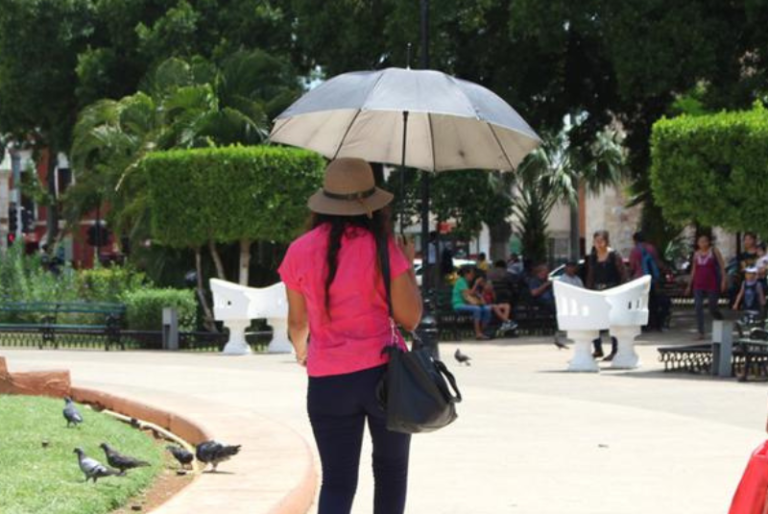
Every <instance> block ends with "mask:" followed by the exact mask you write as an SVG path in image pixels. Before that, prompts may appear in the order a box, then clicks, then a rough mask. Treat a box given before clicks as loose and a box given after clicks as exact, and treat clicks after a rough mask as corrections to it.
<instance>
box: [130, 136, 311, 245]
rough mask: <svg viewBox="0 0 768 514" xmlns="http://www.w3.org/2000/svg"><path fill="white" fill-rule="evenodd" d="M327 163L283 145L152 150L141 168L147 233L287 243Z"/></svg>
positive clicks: (188, 241)
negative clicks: (147, 205)
mask: <svg viewBox="0 0 768 514" xmlns="http://www.w3.org/2000/svg"><path fill="white" fill-rule="evenodd" d="M324 167H325V161H324V160H323V158H322V157H320V156H319V155H318V154H316V153H313V152H309V151H306V150H298V149H293V148H282V147H267V146H258V147H226V148H204V149H193V150H171V151H167V152H155V153H151V154H149V155H148V156H147V157H146V158H145V159H144V161H143V170H144V172H145V173H147V176H148V183H149V187H150V197H151V200H150V213H151V217H152V221H151V223H152V236H153V238H155V239H157V240H158V241H159V242H160V243H161V244H165V245H168V246H173V247H192V246H200V245H203V244H205V243H206V242H207V241H209V240H210V239H211V238H213V239H214V240H215V241H216V242H220V243H231V242H235V241H239V240H241V239H249V240H261V241H277V242H287V241H290V240H291V239H293V238H294V237H295V236H296V235H297V234H298V232H299V231H300V229H301V228H302V226H303V225H304V222H305V221H306V217H307V214H308V210H307V208H306V202H307V198H308V197H309V196H310V194H312V193H313V192H314V191H315V190H316V189H317V188H318V187H320V184H321V183H322V176H323V169H324Z"/></svg>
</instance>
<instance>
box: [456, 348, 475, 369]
mask: <svg viewBox="0 0 768 514" xmlns="http://www.w3.org/2000/svg"><path fill="white" fill-rule="evenodd" d="M453 356H454V357H455V358H456V360H457V361H459V364H466V365H467V366H471V365H472V364H470V362H469V361H471V360H472V357H470V356H469V355H466V354H464V353H461V350H459V349H458V348H456V353H454V354H453Z"/></svg>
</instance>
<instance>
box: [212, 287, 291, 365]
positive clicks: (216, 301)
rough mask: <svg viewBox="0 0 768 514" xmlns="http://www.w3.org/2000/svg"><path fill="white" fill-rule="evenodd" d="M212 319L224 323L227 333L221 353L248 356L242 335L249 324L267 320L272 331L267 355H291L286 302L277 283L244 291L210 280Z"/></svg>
mask: <svg viewBox="0 0 768 514" xmlns="http://www.w3.org/2000/svg"><path fill="white" fill-rule="evenodd" d="M210 284H211V291H212V292H213V317H214V318H215V319H216V320H217V321H222V322H224V326H225V327H227V328H228V329H229V341H228V342H227V345H226V346H225V347H224V353H226V354H231V355H244V354H248V353H251V347H250V346H249V345H248V343H246V341H245V331H246V329H248V327H250V326H251V320H254V319H266V320H267V323H269V325H270V326H271V327H272V329H273V335H272V341H271V342H270V343H269V348H268V349H267V351H268V352H270V353H290V352H291V351H293V347H292V346H291V343H290V341H289V340H288V301H287V299H286V296H285V284H283V283H282V282H278V283H277V284H274V285H271V286H269V287H264V288H255V287H246V286H242V285H240V284H235V283H233V282H228V281H226V280H219V279H217V278H212V279H211V281H210Z"/></svg>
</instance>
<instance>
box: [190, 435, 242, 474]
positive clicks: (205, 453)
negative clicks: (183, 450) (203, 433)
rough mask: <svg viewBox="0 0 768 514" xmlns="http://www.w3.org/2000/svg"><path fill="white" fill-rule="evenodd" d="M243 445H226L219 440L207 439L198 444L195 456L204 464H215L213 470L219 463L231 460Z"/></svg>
mask: <svg viewBox="0 0 768 514" xmlns="http://www.w3.org/2000/svg"><path fill="white" fill-rule="evenodd" d="M240 446H241V445H239V444H238V445H226V444H223V443H219V442H217V441H205V442H204V443H201V444H199V445H198V446H197V450H196V451H195V457H197V460H199V461H200V462H202V463H204V464H211V465H213V471H214V472H216V467H217V466H218V465H219V463H221V462H224V461H225V460H229V458H230V457H232V456H233V455H237V453H238V452H239V451H240Z"/></svg>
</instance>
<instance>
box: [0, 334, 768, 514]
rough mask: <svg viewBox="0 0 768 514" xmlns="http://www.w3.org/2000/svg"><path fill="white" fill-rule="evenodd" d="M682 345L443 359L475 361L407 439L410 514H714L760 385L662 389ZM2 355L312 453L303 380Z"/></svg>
mask: <svg viewBox="0 0 768 514" xmlns="http://www.w3.org/2000/svg"><path fill="white" fill-rule="evenodd" d="M689 340H690V334H687V333H685V332H676V333H674V334H652V336H651V337H647V336H645V337H644V338H643V342H642V343H641V345H640V348H639V352H640V354H641V357H642V359H643V362H644V366H643V368H642V369H641V370H638V371H633V372H621V371H604V372H602V373H600V374H571V373H565V372H563V371H562V370H563V369H564V368H565V366H566V363H567V360H568V357H569V352H567V351H557V350H556V349H555V347H554V346H553V345H552V344H551V343H550V339H548V338H538V339H517V340H503V341H499V342H491V343H479V342H474V341H472V342H463V343H460V344H458V345H457V344H442V345H441V351H442V353H443V355H451V354H452V353H453V351H454V350H455V348H456V347H457V346H460V347H461V349H462V351H463V352H465V353H467V354H469V355H471V356H472V359H473V360H472V366H471V367H458V366H456V365H455V363H454V365H453V366H452V368H453V369H454V370H455V373H456V375H457V378H458V380H459V384H460V385H461V387H462V392H463V393H464V396H465V402H464V403H463V404H461V405H460V408H459V413H460V419H459V420H458V421H457V422H456V423H455V424H454V425H453V426H451V427H449V428H447V429H445V430H443V431H440V432H437V433H434V434H428V435H421V436H416V437H415V439H414V443H413V452H412V467H411V480H410V494H409V500H408V504H409V509H408V511H409V512H412V513H419V514H420V513H435V514H451V513H457V514H502V513H520V514H523V513H524V514H550V513H551V514H564V513H569V514H617V513H621V514H635V513H637V514H641V513H642V514H649V513H653V514H664V513H670V514H672V513H674V514H679V513H696V514H722V513H723V512H725V511H726V510H727V507H728V504H729V501H730V498H731V495H732V494H733V490H734V488H735V486H736V484H737V483H738V479H739V477H740V475H741V472H742V470H743V467H744V464H745V462H746V458H747V457H748V455H749V452H750V451H751V450H752V449H753V447H754V446H756V445H757V444H758V443H759V442H760V441H761V440H763V439H764V438H765V433H764V430H763V427H764V426H765V420H766V385H765V384H753V383H748V384H744V383H738V382H736V381H734V380H723V379H710V378H702V377H693V376H688V375H679V374H674V375H673V374H664V373H662V372H661V367H660V365H659V363H658V362H657V359H656V351H655V348H656V346H657V345H658V344H660V343H661V344H669V343H681V342H688V341H689ZM0 354H2V355H4V356H6V357H7V358H8V361H9V365H10V367H11V368H13V370H31V369H44V368H51V367H67V368H69V369H71V370H72V375H73V381H74V383H75V384H76V385H80V386H85V387H92V388H96V389H102V390H106V391H111V392H114V393H122V394H125V395H129V396H132V397H142V398H154V399H155V401H157V402H160V403H162V402H166V403H168V402H171V403H173V404H175V405H177V406H178V407H180V408H181V409H184V410H188V409H190V408H192V407H190V406H196V408H197V412H186V414H189V415H190V416H191V417H193V418H195V417H196V416H197V417H201V418H203V419H200V421H201V422H203V424H204V425H205V424H206V423H210V422H211V421H212V420H209V419H205V418H206V415H207V414H206V413H207V412H208V411H207V409H208V407H206V406H211V405H215V406H217V407H216V408H217V409H218V411H219V412H218V414H217V415H218V416H220V417H221V416H224V414H225V413H226V412H227V411H229V412H231V413H232V414H233V417H232V418H231V419H235V420H238V421H237V423H243V421H242V420H243V419H251V420H252V421H253V422H254V423H258V422H259V420H260V419H263V420H274V421H278V422H280V423H282V424H284V425H286V426H287V427H289V428H290V429H292V430H295V431H296V432H297V433H299V434H301V435H302V436H304V437H305V438H306V440H307V441H309V442H310V445H311V441H312V439H311V432H310V428H309V424H308V422H307V421H306V416H305V414H304V388H305V385H306V378H305V376H304V375H303V370H302V369H301V368H299V367H297V366H296V365H295V364H293V361H292V358H291V357H289V356H285V355H283V356H279V355H277V356H276V355H255V356H249V357H225V356H220V355H210V354H192V353H179V354H170V353H149V352H125V353H118V352H109V353H106V352H90V351H38V350H10V349H0ZM446 360H448V359H446ZM451 361H452V359H451ZM223 419H224V421H223V422H224V423H227V421H226V417H224V418H223ZM213 421H214V423H213V424H214V426H216V423H215V421H216V420H213ZM218 421H219V422H220V423H221V422H222V419H221V418H220V419H219V420H218ZM218 426H221V425H218ZM251 428H252V427H251V426H237V424H235V425H233V424H232V423H229V424H228V425H227V430H226V431H227V437H228V438H229V439H232V441H230V442H238V441H235V440H234V439H235V438H236V437H235V436H232V437H230V435H231V434H233V433H234V434H237V433H238V431H240V430H242V431H243V433H245V432H247V431H249V430H251ZM214 435H216V434H215V433H214ZM244 438H245V437H244ZM250 439H252V438H250ZM287 440H290V439H287ZM254 444H256V443H255V442H252V443H251V445H252V446H251V447H252V448H253V445H254ZM286 451H288V450H287V449H285V448H281V447H280V444H276V445H271V444H270V442H269V441H261V442H259V444H258V452H254V451H249V452H247V453H244V454H243V455H241V456H238V458H247V459H263V460H264V462H265V463H275V462H279V461H280V460H281V458H282V455H284V454H283V453H282V452H286ZM369 453H370V448H368V447H366V448H365V449H364V459H363V463H362V464H361V481H360V488H359V494H358V498H357V500H356V507H355V511H354V512H355V513H357V514H364V513H370V512H371V507H370V505H371V503H372V479H371V478H370V472H369V470H370V459H368V458H367V455H368V454H369ZM270 467H271V465H264V466H263V467H262V469H263V473H264V476H262V477H242V476H237V471H238V465H237V460H233V461H231V463H228V464H225V465H223V466H222V469H225V470H230V471H233V472H234V473H235V474H234V475H227V476H222V477H220V478H221V479H227V480H230V479H231V480H232V484H233V486H234V485H235V484H243V483H246V482H251V483H261V484H262V487H264V488H265V489H268V488H276V489H278V490H279V488H280V487H281V485H282V486H283V487H288V485H287V484H284V482H283V483H281V480H283V479H281V478H280V477H279V473H276V475H278V476H277V477H275V478H274V480H272V481H270ZM199 512H208V511H203V510H199ZM210 512H213V510H210ZM253 512H256V511H255V510H254V511H253Z"/></svg>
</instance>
